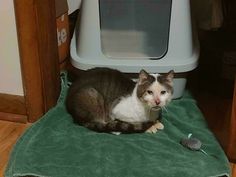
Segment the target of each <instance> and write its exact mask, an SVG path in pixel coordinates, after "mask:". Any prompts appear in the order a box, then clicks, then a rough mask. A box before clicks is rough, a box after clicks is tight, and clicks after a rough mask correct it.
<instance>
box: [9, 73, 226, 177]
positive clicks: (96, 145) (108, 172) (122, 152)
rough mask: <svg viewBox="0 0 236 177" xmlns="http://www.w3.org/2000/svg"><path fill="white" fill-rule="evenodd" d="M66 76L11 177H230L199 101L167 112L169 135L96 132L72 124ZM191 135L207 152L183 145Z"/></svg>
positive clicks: (27, 136)
mask: <svg viewBox="0 0 236 177" xmlns="http://www.w3.org/2000/svg"><path fill="white" fill-rule="evenodd" d="M66 82H67V78H66V75H65V74H64V75H63V76H62V93H61V97H60V99H59V101H58V104H57V106H55V107H54V108H53V109H51V110H50V111H49V112H48V113H47V114H46V115H45V116H43V117H42V118H41V119H40V120H39V121H38V122H36V123H35V124H33V125H32V126H31V127H30V128H28V129H27V131H26V132H25V133H24V134H23V136H22V137H21V138H20V139H19V140H18V142H17V143H16V145H15V147H14V149H13V151H12V153H11V157H10V160H9V163H8V166H7V168H6V171H5V176H6V177H13V176H25V175H33V176H40V177H42V176H44V177H49V176H50V177H77V176H82V177H157V176H159V177H206V176H218V175H226V176H229V175H230V167H229V162H228V160H227V158H226V156H225V154H224V152H223V150H222V149H221V147H220V145H219V144H218V142H217V141H216V139H215V137H214V135H213V134H212V133H211V132H210V131H209V129H208V128H207V125H206V123H205V120H204V117H203V115H202V114H201V112H200V110H199V109H198V107H197V106H196V101H195V100H194V99H193V98H192V97H191V95H190V94H189V93H188V92H186V93H185V94H184V96H183V97H182V98H181V99H178V100H173V101H172V103H171V104H170V105H169V106H168V107H167V111H164V112H163V116H162V117H163V119H162V122H163V124H164V126H165V128H164V130H162V131H159V132H158V133H157V134H148V133H143V134H129V135H126V134H121V135H112V134H105V133H96V132H93V131H90V130H88V129H86V128H84V127H81V126H78V125H75V124H73V123H72V118H71V116H70V115H69V114H68V113H67V112H66V109H65V105H64V98H65V95H66V92H67V89H68V86H67V83H66ZM189 133H192V134H193V137H196V138H198V139H200V140H201V141H202V143H203V146H202V149H203V150H204V151H206V152H207V153H208V155H206V154H204V153H202V152H200V151H191V150H189V149H187V148H185V147H183V146H182V145H181V144H180V143H179V142H180V139H181V138H184V137H187V135H188V134H189Z"/></svg>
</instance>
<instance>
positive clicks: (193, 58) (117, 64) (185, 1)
mask: <svg viewBox="0 0 236 177" xmlns="http://www.w3.org/2000/svg"><path fill="white" fill-rule="evenodd" d="M79 22H80V24H79V25H77V27H78V26H79V27H80V28H79V29H78V28H77V29H76V30H75V33H74V35H73V38H72V41H71V50H70V51H71V57H72V60H71V63H72V65H74V66H75V67H77V68H79V69H82V70H87V69H90V68H93V67H111V68H115V69H119V70H120V71H122V72H127V73H137V72H139V71H140V69H145V70H147V71H148V72H159V73H165V72H168V71H169V70H171V69H174V71H175V72H187V71H191V70H193V69H194V68H196V66H197V61H198V56H199V47H198V41H197V38H196V36H195V35H194V34H193V33H192V25H191V14H190V3H189V0H181V1H178V0H172V7H171V20H170V31H169V41H168V44H169V45H168V51H167V53H166V55H165V56H164V57H163V58H161V59H159V60H152V59H149V58H143V57H139V58H138V57H137V58H135V59H134V58H133V59H130V58H129V57H127V58H124V57H123V58H114V57H113V58H109V57H106V56H105V55H104V54H103V52H102V47H101V31H100V20H99V1H98V0H86V1H83V3H82V12H81V19H80V21H79Z"/></svg>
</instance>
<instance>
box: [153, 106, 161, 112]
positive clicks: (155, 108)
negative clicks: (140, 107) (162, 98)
mask: <svg viewBox="0 0 236 177" xmlns="http://www.w3.org/2000/svg"><path fill="white" fill-rule="evenodd" d="M160 109H161V107H160V106H158V105H156V106H153V107H151V110H153V111H158V110H160Z"/></svg>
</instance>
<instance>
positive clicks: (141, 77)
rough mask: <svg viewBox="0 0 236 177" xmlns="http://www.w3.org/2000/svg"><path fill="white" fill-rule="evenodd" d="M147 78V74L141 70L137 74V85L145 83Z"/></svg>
mask: <svg viewBox="0 0 236 177" xmlns="http://www.w3.org/2000/svg"><path fill="white" fill-rule="evenodd" d="M147 78H148V73H147V72H146V71H145V70H144V69H142V70H141V71H140V72H139V80H138V83H139V84H142V83H143V82H145V81H146V80H147Z"/></svg>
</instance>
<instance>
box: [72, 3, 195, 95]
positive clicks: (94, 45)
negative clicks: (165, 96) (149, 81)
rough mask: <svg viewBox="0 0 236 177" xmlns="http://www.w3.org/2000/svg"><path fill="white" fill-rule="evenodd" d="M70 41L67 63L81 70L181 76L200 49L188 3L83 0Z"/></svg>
mask: <svg viewBox="0 0 236 177" xmlns="http://www.w3.org/2000/svg"><path fill="white" fill-rule="evenodd" d="M79 19H80V20H78V22H77V25H76V28H75V32H74V35H73V38H72V41H71V49H70V52H71V58H72V59H71V63H72V65H73V66H74V67H76V68H78V69H80V70H87V69H90V68H94V67H109V68H114V69H118V70H120V71H122V72H124V73H139V71H140V70H141V69H145V70H146V71H148V72H151V73H167V72H168V71H170V70H172V69H173V70H174V71H175V73H177V76H178V74H180V73H181V75H180V77H176V78H175V79H174V98H178V97H181V96H182V94H183V91H184V89H185V84H186V77H185V76H184V75H183V73H184V74H186V73H187V72H189V71H191V70H193V69H194V68H196V66H197V61H198V57H199V46H198V40H197V37H196V34H195V33H194V30H192V21H191V12H190V2H189V0H84V1H82V6H81V16H80V18H79Z"/></svg>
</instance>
